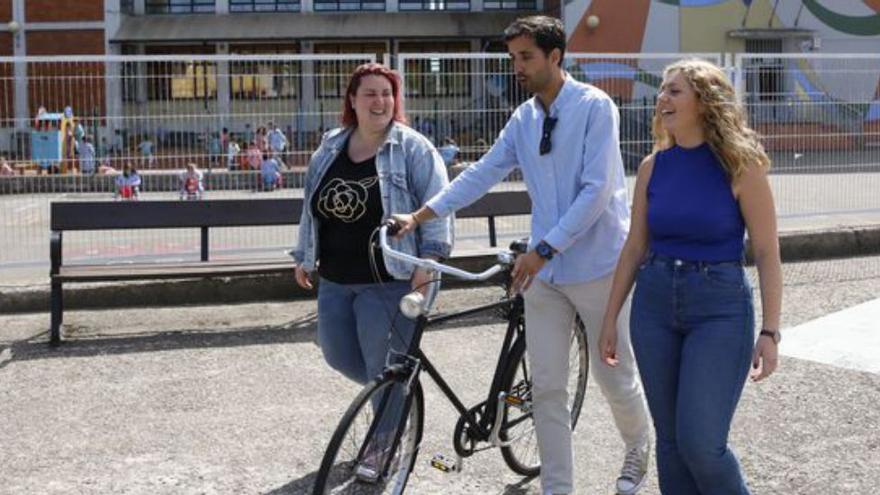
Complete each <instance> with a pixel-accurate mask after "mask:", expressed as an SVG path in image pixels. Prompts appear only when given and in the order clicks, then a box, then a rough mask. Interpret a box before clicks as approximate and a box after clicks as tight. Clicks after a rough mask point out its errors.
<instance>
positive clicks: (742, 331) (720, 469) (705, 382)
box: [630, 254, 754, 495]
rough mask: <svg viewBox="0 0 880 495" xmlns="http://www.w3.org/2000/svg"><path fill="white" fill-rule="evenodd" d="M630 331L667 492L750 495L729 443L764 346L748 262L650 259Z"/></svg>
mask: <svg viewBox="0 0 880 495" xmlns="http://www.w3.org/2000/svg"><path fill="white" fill-rule="evenodd" d="M630 331H631V338H632V346H633V351H634V352H635V356H636V362H637V363H638V367H639V373H640V375H641V377H642V384H643V386H644V389H645V396H646V397H647V399H648V407H649V408H650V410H651V415H652V416H653V421H654V428H655V429H656V432H657V470H658V476H659V480H660V490H661V491H662V492H663V493H664V494H668V495H690V494H702V495H709V494H712V495H715V494H718V495H722V494H725V495H726V494H731V495H732V494H736V495H743V494H748V493H749V491H748V488H746V485H745V481H744V480H743V476H742V472H741V470H740V466H739V463H738V461H737V459H736V456H735V455H734V453H733V452H732V451H731V450H730V448H729V447H728V445H727V437H728V433H729V431H730V423H731V420H732V419H733V413H734V410H735V409H736V405H737V403H738V402H739V398H740V394H741V393H742V389H743V386H744V384H745V380H746V376H747V374H748V371H749V365H750V363H751V356H752V349H753V347H754V307H753V304H752V289H751V287H750V285H749V282H748V278H747V277H746V275H745V271H744V270H743V267H742V265H741V264H740V263H738V262H724V263H699V262H686V261H681V260H677V259H674V258H670V257H666V256H662V255H656V254H651V255H649V256H648V258H647V260H646V261H645V262H644V263H643V264H642V265H641V266H640V268H639V272H638V275H637V278H636V288H635V293H634V294H633V302H632V312H631V321H630Z"/></svg>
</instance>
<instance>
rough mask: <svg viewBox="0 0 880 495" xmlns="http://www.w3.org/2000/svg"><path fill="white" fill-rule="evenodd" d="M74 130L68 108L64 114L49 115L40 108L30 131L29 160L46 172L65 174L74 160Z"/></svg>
mask: <svg viewBox="0 0 880 495" xmlns="http://www.w3.org/2000/svg"><path fill="white" fill-rule="evenodd" d="M74 130H75V123H74V118H73V111H72V110H71V109H70V107H67V108H65V109H64V113H49V112H47V111H46V109H45V108H43V107H40V109H39V110H38V111H37V116H36V117H35V118H34V129H33V130H32V131H31V160H33V162H34V163H36V164H37V165H38V166H39V167H40V168H41V169H42V170H46V171H47V172H50V171H54V172H58V171H60V172H61V173H67V166H68V165H69V164H72V163H73V159H74V151H75V140H74V136H73V134H74Z"/></svg>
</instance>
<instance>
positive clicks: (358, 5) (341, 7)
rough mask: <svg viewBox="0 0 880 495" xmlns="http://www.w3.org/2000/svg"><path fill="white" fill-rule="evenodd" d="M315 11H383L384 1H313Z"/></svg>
mask: <svg viewBox="0 0 880 495" xmlns="http://www.w3.org/2000/svg"><path fill="white" fill-rule="evenodd" d="M314 8H315V11H318V12H324V11H348V10H379V11H384V10H385V0H315V4H314Z"/></svg>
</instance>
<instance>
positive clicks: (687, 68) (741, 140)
mask: <svg viewBox="0 0 880 495" xmlns="http://www.w3.org/2000/svg"><path fill="white" fill-rule="evenodd" d="M676 72H678V73H681V74H682V75H683V76H684V78H685V80H687V82H688V84H689V85H690V87H691V88H692V89H693V90H694V92H695V93H696V95H697V106H698V108H699V111H700V120H701V121H702V124H703V132H704V133H705V137H706V142H708V143H709V147H710V148H711V149H712V152H713V153H715V156H717V157H718V159H719V160H720V161H721V165H722V167H724V171H725V172H726V173H727V176H728V177H729V178H730V179H731V180H733V179H735V178H737V177H738V176H739V175H740V174H741V173H743V171H745V170H746V169H747V168H748V167H749V166H752V165H757V166H759V167H761V168H764V169H769V168H770V157H768V156H767V153H766V152H765V151H764V147H763V146H762V145H761V142H760V141H759V136H758V133H757V132H755V131H754V130H753V129H751V128H750V127H749V126H748V121H747V119H746V113H745V110H744V109H743V107H742V105H740V104H739V103H738V102H737V101H736V92H735V90H734V89H733V85H732V84H731V83H730V80H729V79H728V78H727V76H726V75H725V74H724V71H722V70H721V68H719V67H718V66H717V65H715V64H713V63H711V62H707V61H705V60H699V59H684V60H679V61H678V62H674V63H672V64H670V65H668V66H667V67H666V68H665V69H664V70H663V79H664V80H665V79H667V78H668V77H669V76H670V75H671V74H674V73H676ZM652 131H653V134H654V150H653V153H657V152H658V151H662V150H665V149H669V148H671V147H672V146H674V145H675V138H674V137H673V136H672V135H670V134H669V133H667V132H666V130H665V129H664V128H663V124H662V123H661V121H660V112H657V111H655V112H654V119H653V120H652Z"/></svg>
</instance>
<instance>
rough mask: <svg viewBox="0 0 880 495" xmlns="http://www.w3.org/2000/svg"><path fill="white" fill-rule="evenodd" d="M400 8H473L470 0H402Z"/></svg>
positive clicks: (403, 9)
mask: <svg viewBox="0 0 880 495" xmlns="http://www.w3.org/2000/svg"><path fill="white" fill-rule="evenodd" d="M398 9H399V10H401V11H405V10H441V11H442V10H471V2H470V0H400V1H399V3H398Z"/></svg>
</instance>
